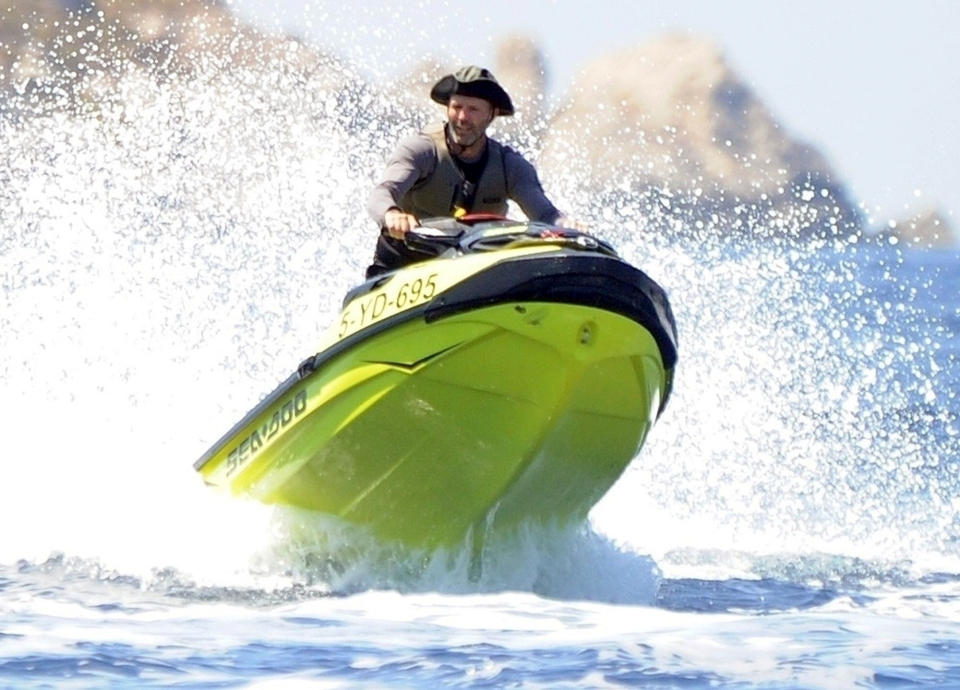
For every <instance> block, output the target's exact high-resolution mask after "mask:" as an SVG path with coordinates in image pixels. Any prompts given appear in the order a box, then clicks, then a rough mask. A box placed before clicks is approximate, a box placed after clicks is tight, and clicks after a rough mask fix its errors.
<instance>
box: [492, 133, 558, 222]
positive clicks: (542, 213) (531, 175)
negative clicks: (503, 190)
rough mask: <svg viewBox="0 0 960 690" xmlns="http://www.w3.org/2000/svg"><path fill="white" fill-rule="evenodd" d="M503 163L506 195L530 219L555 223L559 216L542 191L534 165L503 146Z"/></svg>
mask: <svg viewBox="0 0 960 690" xmlns="http://www.w3.org/2000/svg"><path fill="white" fill-rule="evenodd" d="M503 165H504V167H505V168H506V175H507V196H508V197H510V198H511V199H512V200H513V201H516V202H517V204H518V205H519V206H520V210H522V211H523V213H524V214H525V215H526V216H527V218H529V219H530V220H536V221H540V222H542V223H555V222H556V221H557V219H558V218H559V217H560V216H561V214H560V211H558V210H557V207H556V206H554V205H553V203H552V202H551V201H550V199H548V198H547V195H546V194H545V193H544V191H543V186H542V185H541V184H540V178H539V177H537V171H536V170H535V169H534V167H533V166H532V165H531V164H530V163H529V162H528V161H527V159H525V158H524V157H523V156H521V155H520V154H519V153H517V152H516V151H514V150H513V149H509V148H506V147H504V151H503Z"/></svg>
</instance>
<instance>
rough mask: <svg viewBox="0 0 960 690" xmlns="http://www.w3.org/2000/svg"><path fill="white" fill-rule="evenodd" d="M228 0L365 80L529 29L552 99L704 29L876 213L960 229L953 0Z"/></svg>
mask: <svg viewBox="0 0 960 690" xmlns="http://www.w3.org/2000/svg"><path fill="white" fill-rule="evenodd" d="M227 1H228V2H229V4H230V5H231V6H232V7H233V8H234V9H235V10H236V11H237V12H238V13H239V14H241V16H244V17H246V18H248V19H250V20H251V21H253V22H255V23H257V24H259V25H260V26H261V27H262V28H265V29H267V30H284V31H288V32H291V33H294V34H296V35H298V36H301V37H304V38H306V39H308V40H309V41H310V42H311V43H314V44H316V45H317V46H319V47H321V48H325V49H327V50H330V51H331V52H333V53H335V54H337V55H340V56H341V57H344V58H345V59H347V60H348V62H350V63H351V64H353V65H355V66H356V67H358V68H359V69H361V70H363V71H364V72H365V73H366V74H368V75H370V76H371V78H372V79H373V80H374V81H375V80H377V79H388V78H389V77H390V76H391V75H394V74H397V73H399V72H401V71H402V70H403V69H404V68H405V67H410V66H411V65H413V64H415V63H416V62H418V61H419V60H421V59H423V58H425V57H428V56H436V57H440V58H442V59H444V61H446V62H449V61H452V62H453V63H456V64H459V63H462V64H468V63H478V64H484V65H491V66H492V65H493V62H494V56H495V53H496V46H497V43H498V41H499V39H501V38H503V37H504V36H507V35H510V34H514V33H520V34H523V35H527V36H529V37H531V38H533V39H534V40H535V41H536V42H537V44H538V45H539V46H540V48H541V50H542V51H543V53H544V55H545V57H546V64H547V69H548V76H549V78H550V95H551V98H552V99H554V100H559V99H562V97H563V92H564V89H566V88H567V87H568V86H569V84H570V82H571V80H572V79H573V78H574V76H575V75H576V73H577V72H578V71H579V69H580V68H582V67H583V66H584V65H585V64H586V63H588V62H589V61H590V60H591V59H593V58H595V57H598V56H600V55H604V54H608V53H612V52H614V51H617V50H619V49H623V48H626V47H630V46H633V45H637V44H639V43H642V42H644V41H646V40H650V39H652V38H654V37H656V36H659V35H662V34H664V33H670V32H691V33H694V34H697V35H706V36H709V37H712V38H713V39H714V40H715V41H716V42H717V43H718V44H719V45H720V47H721V48H722V50H723V51H724V53H725V55H726V58H727V60H728V62H729V63H730V65H731V66H732V68H733V70H734V72H735V73H737V74H738V75H739V76H740V78H741V79H742V80H743V81H745V82H746V83H747V84H748V85H749V86H750V87H751V88H752V89H753V90H754V91H755V93H756V94H757V95H758V96H759V97H760V99H761V100H762V101H763V102H764V103H765V105H766V106H767V107H768V108H769V109H770V111H771V112H772V113H773V114H774V116H775V117H776V118H777V119H778V120H779V121H780V122H781V123H782V124H783V125H784V126H785V127H786V128H787V130H788V131H789V132H790V133H791V134H792V135H793V136H794V137H797V138H799V139H802V140H804V141H807V142H809V143H811V144H813V145H814V146H816V147H817V148H818V149H819V150H820V151H821V153H823V154H824V155H825V156H826V157H827V160H828V161H829V162H830V163H831V165H832V166H833V168H834V170H835V171H836V172H837V173H838V174H839V176H840V178H841V179H842V180H843V181H844V182H845V184H846V186H847V188H848V189H849V190H850V192H851V195H852V197H853V199H854V201H855V202H856V203H862V204H863V209H864V211H865V213H866V215H867V217H868V218H869V220H870V222H871V224H872V225H874V226H876V227H880V226H883V225H886V224H887V223H888V221H890V220H893V219H899V218H904V217H908V216H910V215H912V214H913V213H916V212H919V211H922V210H924V209H927V208H930V207H935V208H939V209H940V210H941V211H942V212H944V213H945V214H947V215H948V216H949V217H950V219H951V221H952V224H953V226H954V227H955V228H957V229H960V67H958V64H960V41H957V39H956V35H957V31H958V28H960V0H914V2H909V3H908V2H904V1H903V0H873V1H872V2H868V1H866V0H794V1H792V2H785V1H782V0H670V1H662V2H661V1H652V0H633V2H625V1H624V0H590V1H579V0H578V1H576V2H572V1H563V0H488V1H487V2H474V3H457V2H452V1H450V0H356V1H354V2H349V1H348V2H342V1H341V2H330V1H327V0H227ZM439 76H441V75H438V77H439ZM425 97H426V96H425Z"/></svg>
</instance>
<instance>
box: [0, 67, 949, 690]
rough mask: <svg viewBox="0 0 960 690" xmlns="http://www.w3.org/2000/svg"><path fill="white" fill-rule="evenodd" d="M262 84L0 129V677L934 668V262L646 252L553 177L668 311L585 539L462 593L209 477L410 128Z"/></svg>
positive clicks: (835, 677) (648, 231)
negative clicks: (623, 454) (669, 358)
mask: <svg viewBox="0 0 960 690" xmlns="http://www.w3.org/2000/svg"><path fill="white" fill-rule="evenodd" d="M283 78H284V77H283V75H282V74H281V75H279V76H277V77H276V79H274V80H272V81H271V80H262V79H260V80H257V79H247V78H245V75H244V74H242V73H233V74H231V75H225V76H223V77H222V79H223V81H222V82H216V80H212V81H207V82H203V81H200V82H197V83H190V84H188V85H187V88H182V86H183V85H178V84H177V83H176V82H175V81H173V82H163V83H158V82H156V81H153V80H150V79H140V78H138V77H137V76H136V75H135V74H131V75H130V76H129V77H128V78H127V79H128V81H127V82H125V83H123V84H122V85H121V86H120V87H118V88H119V89H120V91H122V92H123V93H124V94H125V100H124V101H123V102H118V103H115V104H107V105H104V106H103V107H102V109H101V110H100V111H98V112H97V113H96V114H95V115H90V114H86V115H66V114H63V113H51V114H47V115H42V116H37V117H35V118H20V117H18V118H13V117H8V116H7V115H5V116H4V118H3V119H2V125H0V156H2V157H3V165H2V166H0V169H2V170H3V171H4V172H3V173H2V174H3V175H4V180H3V185H2V189H0V202H2V203H0V213H2V217H0V285H2V290H0V304H2V309H0V375H2V379H3V397H2V401H0V402H2V413H3V424H4V427H3V428H4V435H3V438H4V442H3V450H4V454H3V467H4V478H3V481H2V482H0V524H2V525H3V528H2V532H0V534H2V536H0V687H11V688H45V687H54V688H87V687H108V688H147V687H184V688H230V687H254V688H256V687H268V688H287V687H291V688H292V687H385V686H390V687H436V686H449V687H511V686H528V687H548V688H556V687H645V688H681V687H682V688H701V687H702V688H706V687H742V688H853V687H863V688H901V687H904V688H905V687H960V419H958V417H960V401H958V398H957V393H956V392H957V390H958V389H960V270H958V268H960V252H958V251H946V250H941V251H932V250H915V249H907V248H901V247H899V246H891V245H889V244H885V245H879V244H874V243H865V242H862V241H854V239H853V238H850V239H849V240H847V239H844V240H841V241H840V242H836V243H828V244H826V245H825V246H822V247H813V246H804V247H798V246H792V245H791V244H789V243H786V242H779V241H763V242H759V243H757V244H755V245H749V244H743V243H736V244H735V243H733V242H731V241H728V240H727V239H725V238H724V233H723V230H724V229H723V228H722V227H713V226H711V225H710V223H709V222H708V223H707V226H706V228H705V229H704V230H703V232H702V233H700V234H698V236H697V240H696V241H693V240H690V239H686V240H680V239H670V238H669V237H667V236H665V235H661V234H658V233H657V232H656V231H655V228H653V227H652V225H651V224H649V223H648V222H647V218H648V216H647V213H648V212H649V211H650V207H649V205H647V202H646V200H645V198H644V197H643V196H642V195H638V196H631V195H630V193H627V192H624V194H623V197H622V199H620V202H621V203H619V204H618V208H617V210H616V212H615V213H613V214H612V215H611V211H610V209H609V208H606V207H599V206H592V205H591V204H590V201H589V199H587V200H585V199H583V198H582V197H580V196H578V195H577V193H576V191H575V190H576V184H575V180H573V179H570V180H559V181H557V184H556V187H555V188H556V189H557V190H558V191H557V197H558V200H559V201H560V202H561V204H562V205H567V206H576V207H577V208H578V209H579V210H580V211H581V213H580V214H579V215H581V216H582V217H584V218H585V219H586V220H587V221H588V222H589V223H591V224H592V225H593V226H594V227H595V228H596V229H597V231H598V232H599V233H601V234H603V235H604V236H606V237H607V238H608V239H609V240H610V241H611V242H613V243H614V244H615V245H616V246H618V247H619V248H620V250H621V252H622V253H623V255H624V256H625V257H626V258H627V259H629V260H630V261H632V262H634V263H636V264H638V265H640V266H642V267H643V268H645V269H646V270H647V271H648V272H649V273H650V274H651V275H652V276H653V277H654V278H656V279H657V280H659V281H660V282H661V283H662V284H663V285H664V286H665V287H666V289H667V290H668V292H669V294H670V297H671V300H672V302H673V306H674V310H675V312H676V315H677V320H678V324H679V328H680V363H679V366H678V370H677V379H676V389H675V392H674V395H673V397H672V399H671V401H670V405H669V407H668V409H667V411H666V414H665V415H664V417H663V418H662V419H661V421H660V422H659V423H658V424H657V426H656V427H655V428H654V429H653V431H652V433H651V437H650V439H649V442H648V444H647V445H646V447H645V448H644V449H643V451H642V452H641V453H640V455H639V456H638V457H637V458H636V459H635V461H634V462H633V464H632V465H631V467H630V468H629V469H628V471H627V473H626V474H625V475H624V476H623V477H622V478H621V480H620V482H618V484H617V485H616V486H615V487H614V488H613V490H612V491H611V492H610V493H609V494H608V495H607V496H606V497H605V498H604V500H603V501H602V502H601V503H600V504H599V505H598V506H597V507H596V509H595V510H594V511H593V513H592V514H591V519H590V523H589V524H588V525H584V526H582V528H581V529H579V530H574V531H572V532H562V533H535V532H531V533H528V534H522V535H516V536H515V538H514V539H512V540H510V541H508V542H505V543H497V544H492V545H490V546H489V547H488V551H487V553H485V555H484V568H483V572H482V573H481V575H480V576H479V578H477V577H476V574H475V573H473V574H471V571H470V567H469V558H468V557H466V555H465V553H460V552H457V551H456V550H454V551H452V552H449V553H440V554H418V555H416V556H415V557H414V556H411V555H409V554H406V555H399V554H393V553H390V552H385V551H382V550H378V549H377V548H376V547H374V546H373V545H369V544H364V543H363V542H362V541H360V540H357V539H355V538H353V537H352V536H351V535H349V534H347V533H345V532H343V531H341V530H340V529H339V528H337V527H336V526H332V525H330V524H328V523H325V522H324V521H323V520H322V519H319V518H313V517H309V516H303V515H294V514H290V513H285V512H284V511H282V510H280V509H275V508H268V507H266V506H260V505H258V504H251V503H247V502H244V501H239V500H231V499H227V498H224V497H221V496H218V495H215V494H213V493H211V492H209V491H208V490H207V489H206V488H205V487H203V486H202V483H201V482H200V481H199V479H198V477H197V476H196V475H195V473H194V472H193V470H192V468H191V464H192V462H193V460H194V459H195V458H196V457H198V456H199V455H200V454H201V453H202V452H203V451H204V450H205V449H206V447H207V446H208V445H209V444H210V443H211V442H212V441H214V440H215V439H216V438H217V437H218V436H219V435H220V434H221V433H222V432H223V431H224V430H225V429H226V428H228V427H229V426H230V425H231V424H232V423H233V422H234V421H235V420H236V418H238V417H239V415H241V414H242V413H243V412H245V411H246V409H248V408H249V407H250V406H251V405H252V404H253V403H254V402H255V401H256V400H257V398H258V397H259V396H260V395H262V394H263V393H265V392H267V391H269V390H270V389H271V388H272V387H273V386H274V385H275V384H276V383H277V382H278V381H280V380H281V379H283V378H284V377H285V376H286V375H287V374H288V373H289V371H290V370H292V368H293V367H295V366H296V363H297V362H299V361H301V359H302V358H303V357H304V356H305V355H307V354H310V352H311V347H312V346H313V343H314V342H315V341H316V339H317V334H318V333H319V332H320V331H321V329H322V328H323V327H325V326H326V324H327V323H328V322H329V321H330V320H331V319H332V318H333V315H334V314H335V312H336V305H337V304H338V302H339V299H340V297H341V295H342V294H343V293H344V292H345V290H346V289H347V288H349V287H350V286H351V285H352V284H353V283H354V282H355V281H356V279H357V278H358V276H359V275H361V273H362V268H363V266H364V265H365V263H366V262H367V259H368V258H369V252H370V249H371V240H372V235H373V231H372V229H371V228H370V227H369V226H368V225H367V222H366V221H365V219H364V218H363V211H362V209H361V208H360V203H361V202H360V200H361V199H362V197H363V194H364V193H365V190H366V189H367V188H368V186H369V184H370V180H371V179H372V176H373V174H374V173H375V171H376V170H377V169H378V167H379V165H380V164H381V162H382V156H383V154H384V151H385V148H386V147H388V146H389V145H390V144H391V143H392V142H393V141H394V140H395V139H396V138H397V136H399V134H400V133H401V132H403V131H404V128H405V127H406V126H407V125H408V124H409V123H406V122H394V123H393V124H391V125H389V126H383V125H381V124H377V122H378V120H377V118H371V122H370V123H368V124H366V125H364V124H363V123H358V122H356V121H355V120H354V119H351V118H345V117H343V116H342V114H338V113H331V111H330V109H328V108H327V107H326V105H325V104H326V103H327V102H328V100H329V99H330V98H332V97H333V96H332V95H331V94H332V93H333V92H332V91H330V89H331V88H332V87H330V86H328V85H325V84H324V83H319V82H318V83H309V84H307V85H306V87H304V84H302V83H298V84H297V87H298V88H289V89H285V88H278V87H280V86H283V84H282V80H283ZM278 81H279V82H281V83H279V84H278ZM224 93H230V94H233V95H234V96H235V97H233V98H230V99H224V98H223V94H224ZM338 93H339V92H338ZM338 98H341V99H342V94H341V95H339V96H338ZM357 98H358V99H361V100H362V95H361V96H358V97H357ZM331 180H335V181H336V183H335V184H324V183H323V182H324V181H326V182H328V183H329V181H331ZM548 184H549V183H548ZM564 190H566V191H564ZM759 230H762V228H759ZM759 234H764V233H762V232H761V233H759ZM293 534H296V535H297V537H296V538H293V537H292V536H291V535H293Z"/></svg>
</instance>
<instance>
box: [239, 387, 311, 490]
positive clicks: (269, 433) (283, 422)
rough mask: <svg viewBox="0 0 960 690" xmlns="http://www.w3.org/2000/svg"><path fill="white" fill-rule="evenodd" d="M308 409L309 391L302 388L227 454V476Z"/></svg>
mask: <svg viewBox="0 0 960 690" xmlns="http://www.w3.org/2000/svg"><path fill="white" fill-rule="evenodd" d="M306 409H307V391H306V390H302V391H300V392H298V393H297V394H296V395H295V396H293V397H292V398H290V399H289V400H287V401H286V402H284V403H283V404H282V405H281V406H280V407H279V408H277V409H276V410H274V411H273V414H272V415H270V419H268V420H267V421H265V422H264V423H263V424H261V425H260V428H258V429H254V430H253V431H252V432H251V433H250V435H249V436H247V437H246V438H245V439H243V440H242V441H240V443H239V444H238V445H237V446H236V447H235V448H234V449H233V450H231V451H230V454H229V455H228V456H227V476H228V477H229V476H230V475H231V474H233V473H234V472H236V471H237V470H238V469H240V468H241V467H243V465H245V464H246V463H247V462H248V461H250V460H251V459H252V458H253V457H254V456H255V455H256V454H257V453H259V452H260V449H261V448H263V445H264V444H265V443H266V442H267V441H269V440H270V439H272V438H273V437H274V436H276V435H277V432H278V431H280V430H281V429H283V428H284V427H286V426H287V425H288V424H290V422H292V421H293V420H294V419H296V418H297V417H299V416H300V415H302V414H303V413H304V412H305V411H306Z"/></svg>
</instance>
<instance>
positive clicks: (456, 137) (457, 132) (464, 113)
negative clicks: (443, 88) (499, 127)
mask: <svg viewBox="0 0 960 690" xmlns="http://www.w3.org/2000/svg"><path fill="white" fill-rule="evenodd" d="M493 115H494V112H493V106H492V105H490V102H489V101H485V100H484V99H482V98H474V97H473V96H451V97H450V102H449V103H448V104H447V119H448V120H449V121H450V138H451V139H453V141H454V143H456V144H459V145H460V146H463V147H464V148H466V147H468V146H473V145H474V144H475V143H477V142H478V141H479V140H480V138H481V137H482V136H483V133H484V132H486V130H487V127H488V126H489V125H490V123H491V122H493Z"/></svg>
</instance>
